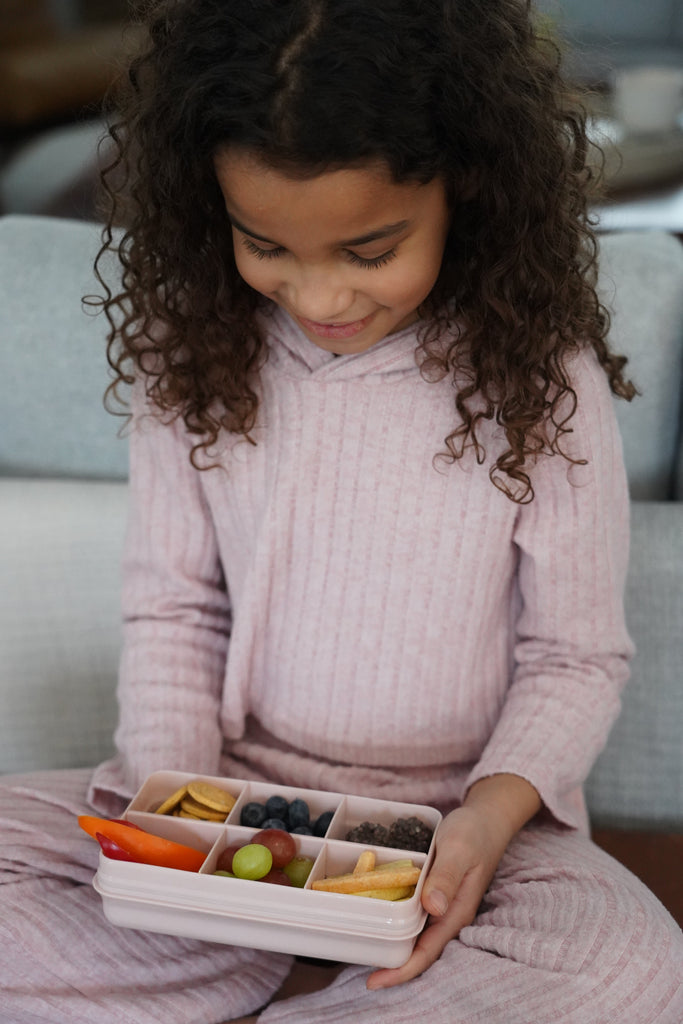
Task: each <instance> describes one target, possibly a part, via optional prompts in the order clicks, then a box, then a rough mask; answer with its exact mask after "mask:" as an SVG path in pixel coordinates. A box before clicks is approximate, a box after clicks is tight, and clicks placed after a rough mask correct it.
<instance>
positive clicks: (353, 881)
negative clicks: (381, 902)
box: [311, 868, 420, 895]
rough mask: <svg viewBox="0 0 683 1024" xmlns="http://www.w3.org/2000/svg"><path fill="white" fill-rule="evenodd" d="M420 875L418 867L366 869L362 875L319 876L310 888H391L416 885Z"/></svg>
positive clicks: (348, 891)
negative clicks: (390, 869) (383, 869)
mask: <svg viewBox="0 0 683 1024" xmlns="http://www.w3.org/2000/svg"><path fill="white" fill-rule="evenodd" d="M419 877H420V869H419V868H397V869H395V870H392V871H382V870H380V869H377V868H375V870H374V871H366V872H365V873H364V874H362V875H354V874H350V875H337V876H335V877H332V878H321V879H320V880H319V881H317V882H314V883H313V885H312V886H311V888H313V889H317V890H319V891H320V892H343V893H350V894H352V895H353V894H354V893H359V892H368V891H372V890H373V889H393V888H396V887H398V886H403V885H416V884H417V880H418V878H419Z"/></svg>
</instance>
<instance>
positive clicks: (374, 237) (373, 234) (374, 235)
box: [228, 213, 409, 247]
mask: <svg viewBox="0 0 683 1024" xmlns="http://www.w3.org/2000/svg"><path fill="white" fill-rule="evenodd" d="M228 220H229V221H230V223H231V224H232V226H233V227H234V228H237V230H238V231H241V232H242V233H243V234H245V235H249V237H250V238H256V239H258V241H259V242H267V244H268V245H279V243H278V242H274V241H273V239H272V238H266V237H265V235H259V234H257V232H256V231H252V230H251V228H248V227H246V226H245V225H244V224H241V223H240V222H239V221H238V220H237V218H236V217H235V216H233V214H231V213H228ZM408 224H409V221H407V220H397V221H396V222H395V223H394V224H384V225H383V227H381V228H376V229H375V230H374V231H368V232H367V234H365V235H358V237H356V238H348V239H347V240H346V241H344V242H340V243H339V244H340V245H341V246H344V247H346V246H361V245H368V244H369V243H370V242H376V241H378V240H379V239H381V238H391V237H392V235H397V234H398V233H399V232H400V231H405V229H406V228H407V227H408Z"/></svg>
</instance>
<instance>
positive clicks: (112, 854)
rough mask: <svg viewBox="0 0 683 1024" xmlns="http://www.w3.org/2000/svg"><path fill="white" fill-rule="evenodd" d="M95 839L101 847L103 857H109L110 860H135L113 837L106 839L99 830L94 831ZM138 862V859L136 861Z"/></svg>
mask: <svg viewBox="0 0 683 1024" xmlns="http://www.w3.org/2000/svg"><path fill="white" fill-rule="evenodd" d="M95 839H96V840H97V842H98V843H99V844H100V846H101V847H102V853H103V854H104V855H105V857H109V859H110V860H129V861H133V862H135V857H133V855H132V854H131V853H128V851H127V850H124V849H123V847H122V846H119V844H118V843H115V842H114V840H113V839H107V837H106V836H103V835H102V833H101V832H96V833H95ZM137 863H138V864H139V863H140V861H137Z"/></svg>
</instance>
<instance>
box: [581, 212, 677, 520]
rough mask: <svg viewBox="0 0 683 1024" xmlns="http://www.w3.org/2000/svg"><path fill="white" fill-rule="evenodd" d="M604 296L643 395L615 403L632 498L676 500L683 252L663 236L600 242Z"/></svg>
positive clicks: (617, 345)
mask: <svg viewBox="0 0 683 1024" xmlns="http://www.w3.org/2000/svg"><path fill="white" fill-rule="evenodd" d="M600 290H601V296H602V299H603V301H604V302H605V304H606V305H607V306H608V308H609V309H610V310H611V311H612V330H611V334H610V344H611V346H612V348H613V349H614V350H615V351H617V352H620V353H622V354H624V355H626V356H628V358H629V365H628V367H627V370H628V373H629V375H630V376H631V378H632V379H633V381H634V383H635V384H636V386H637V388H638V389H639V391H640V395H639V396H638V397H636V398H635V399H634V400H633V401H632V402H631V403H628V402H624V401H622V400H620V399H617V400H615V401H616V411H617V417H618V420H619V426H620V428H621V433H622V438H623V442H624V458H625V460H626V469H627V472H628V478H629V485H630V490H631V496H632V498H634V499H637V500H640V499H650V500H655V501H659V500H664V499H667V498H669V497H671V496H672V491H673V486H674V474H675V467H676V461H677V454H678V450H679V445H680V422H681V381H682V379H683V245H681V243H680V241H679V240H678V239H676V238H674V237H673V236H672V235H667V234H665V233H663V232H658V231H653V232H624V233H621V234H615V235H606V236H603V237H602V238H601V239H600Z"/></svg>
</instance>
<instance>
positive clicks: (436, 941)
mask: <svg viewBox="0 0 683 1024" xmlns="http://www.w3.org/2000/svg"><path fill="white" fill-rule="evenodd" d="M468 883H469V884H468ZM480 900H481V893H480V885H479V884H478V883H477V882H476V880H475V879H474V878H472V879H471V880H470V878H469V877H468V878H466V879H465V880H464V882H463V884H462V886H461V887H460V891H459V892H458V894H457V896H456V897H455V898H454V899H453V900H452V901H451V903H450V905H449V906H448V909H447V910H446V912H445V913H444V914H443V915H440V916H438V917H431V918H430V919H429V922H428V924H427V927H426V928H425V930H424V931H423V932H422V934H421V935H420V937H419V939H418V940H417V942H416V943H415V948H414V949H413V952H412V954H411V955H410V957H409V959H408V960H407V961H406V962H405V963H404V964H403V965H402V966H401V967H395V968H387V969H384V970H380V971H374V972H373V973H372V974H371V975H370V976H369V977H368V980H367V987H368V988H369V989H378V988H391V987H392V986H393V985H401V984H403V983H404V982H406V981H410V980H411V979H412V978H416V977H417V976H418V975H420V974H422V973H423V972H424V971H426V970H427V968H428V967H431V965H432V964H433V963H435V961H436V960H438V959H439V957H440V956H441V954H442V952H443V950H444V949H445V947H446V946H447V945H448V943H449V942H450V941H451V940H452V939H454V938H455V937H456V936H457V935H458V934H459V932H460V930H461V929H462V928H464V927H465V926H466V925H468V924H471V923H472V921H473V920H474V918H475V916H476V913H477V909H478V907H479V903H480Z"/></svg>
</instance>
